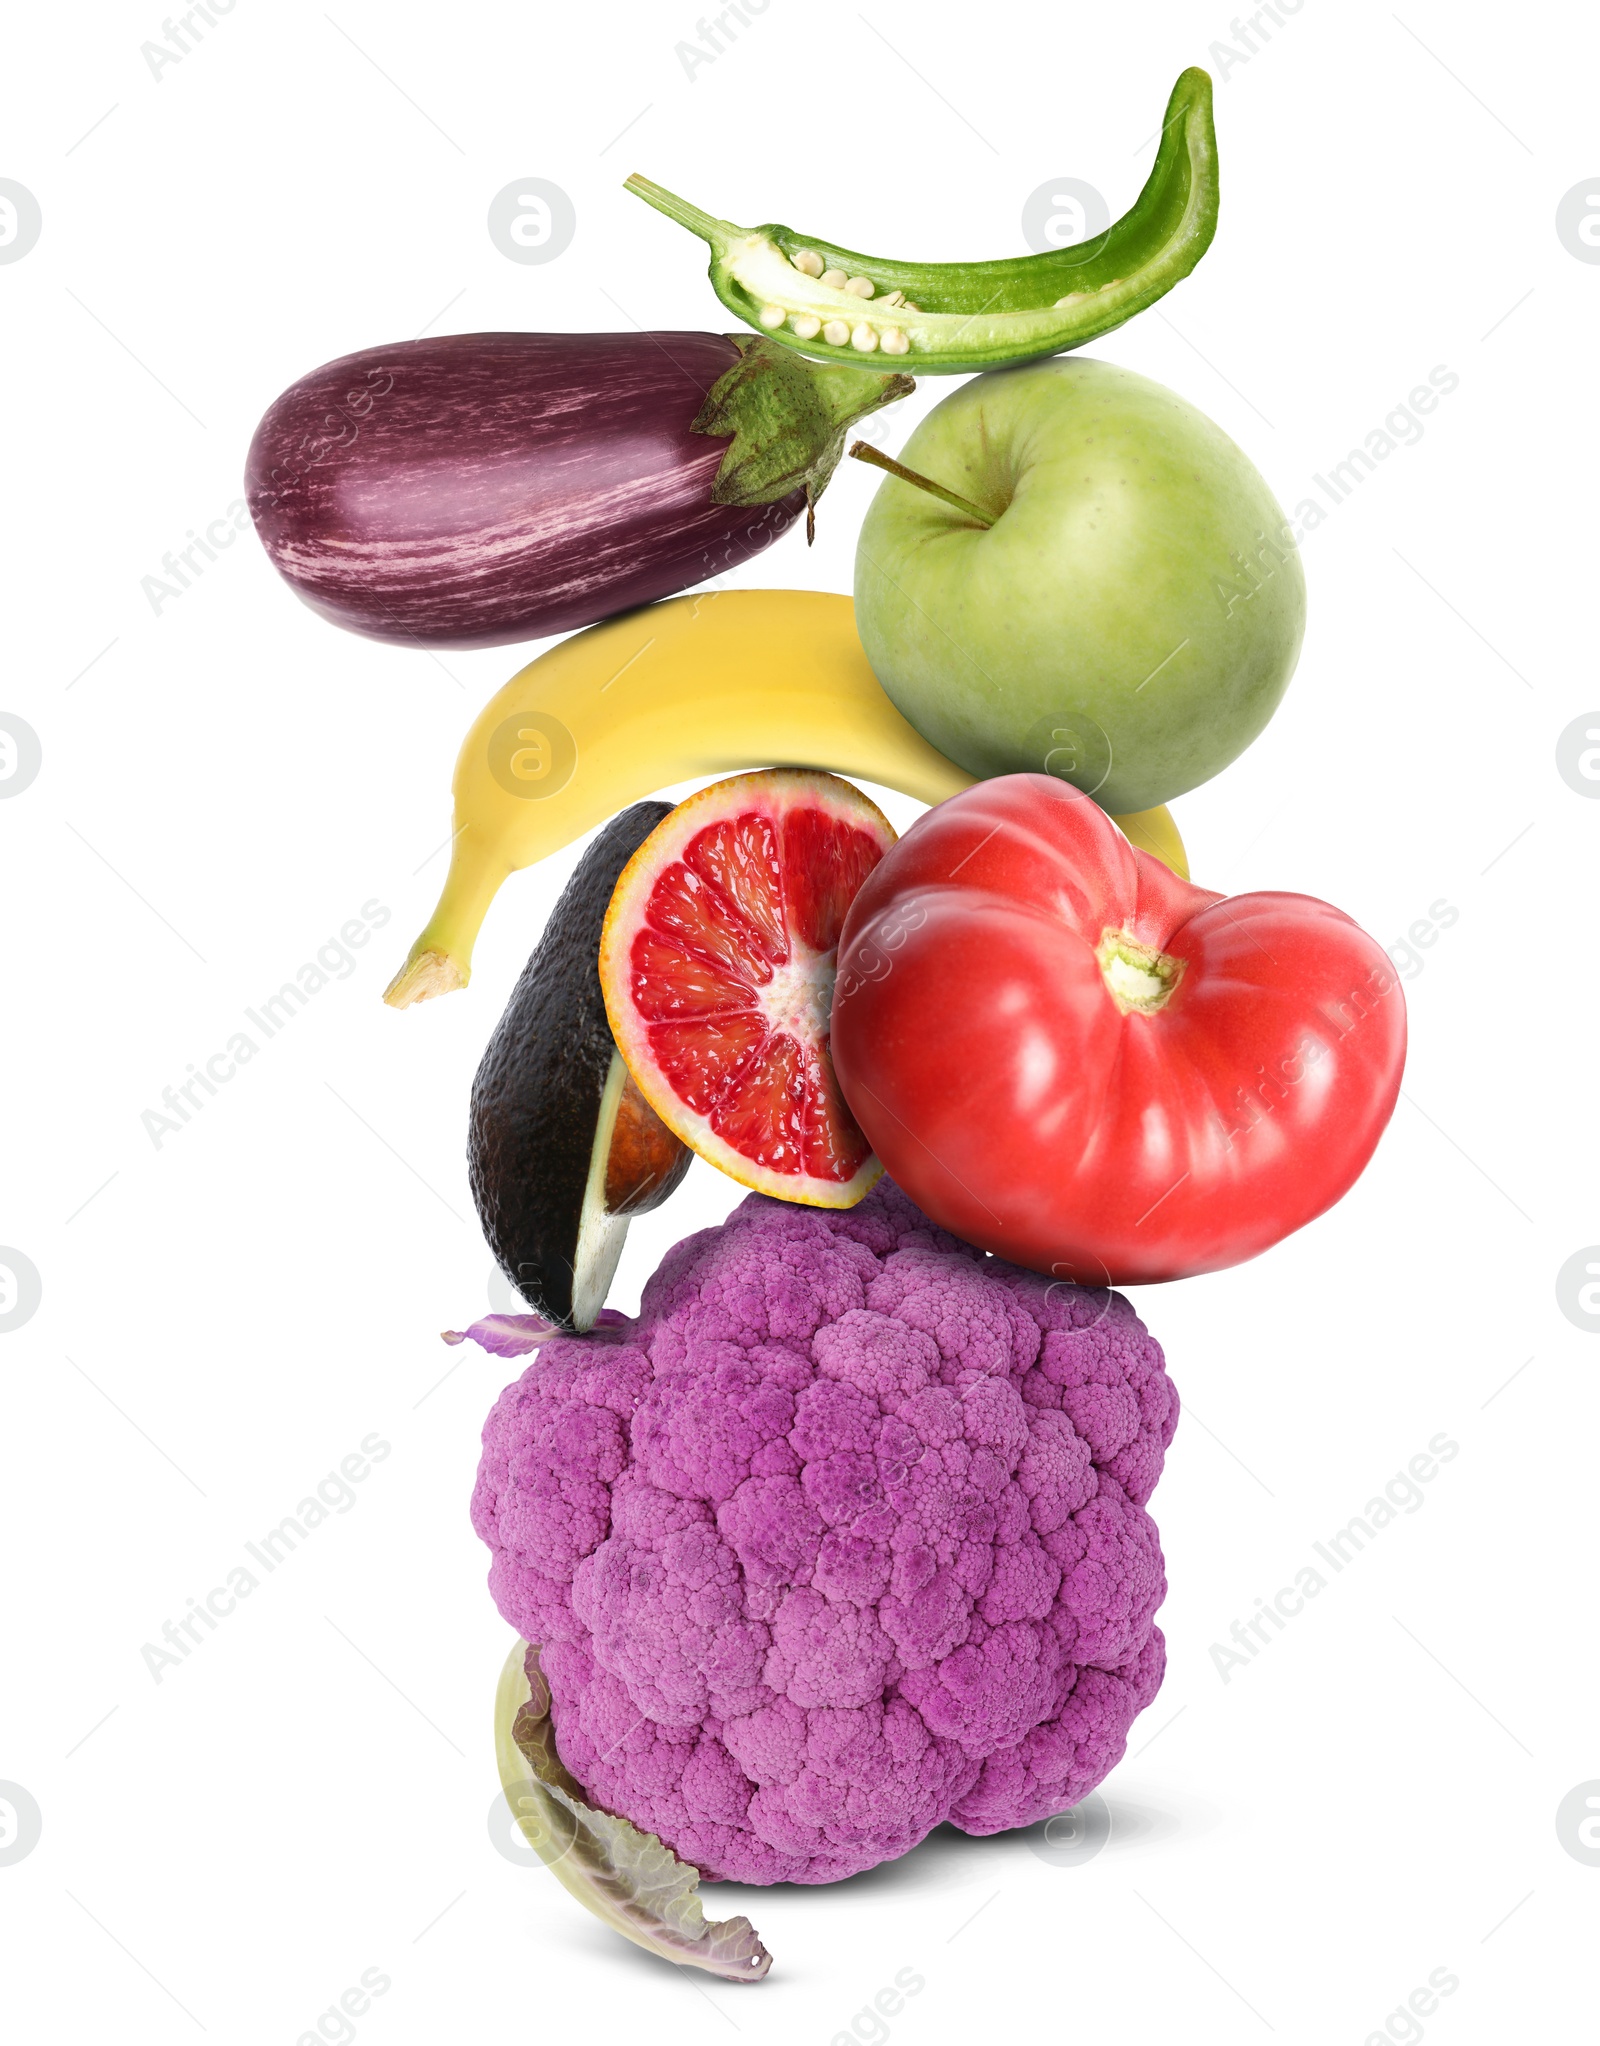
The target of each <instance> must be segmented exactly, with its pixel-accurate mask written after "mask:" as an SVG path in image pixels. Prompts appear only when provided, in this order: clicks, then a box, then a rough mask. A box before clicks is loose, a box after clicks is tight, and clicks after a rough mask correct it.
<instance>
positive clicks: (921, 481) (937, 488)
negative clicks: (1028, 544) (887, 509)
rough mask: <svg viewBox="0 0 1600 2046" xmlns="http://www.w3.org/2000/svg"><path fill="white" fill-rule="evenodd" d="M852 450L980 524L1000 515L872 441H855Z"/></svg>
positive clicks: (873, 464)
mask: <svg viewBox="0 0 1600 2046" xmlns="http://www.w3.org/2000/svg"><path fill="white" fill-rule="evenodd" d="M850 452H851V454H852V455H853V456H854V457H855V459H856V460H857V461H858V462H870V463H871V464H872V466H873V468H874V469H887V470H888V472H889V474H890V475H891V476H898V477H899V479H900V481H901V482H902V483H914V484H915V485H916V486H917V488H918V489H919V490H926V491H927V492H928V494H929V495H930V496H931V497H942V498H943V499H944V501H945V503H946V504H951V505H954V506H955V508H956V510H957V511H959V512H965V513H966V515H967V517H968V518H969V519H976V520H977V522H978V524H979V525H980V526H992V525H993V524H994V522H995V520H996V519H997V518H998V517H999V513H998V512H986V511H985V510H984V509H983V507H982V506H981V505H977V504H974V503H973V502H972V500H971V499H970V498H967V497H958V496H957V495H956V493H955V492H954V491H953V490H946V489H945V487H944V485H943V484H942V483H935V482H934V480H933V478H932V477H931V476H922V475H919V474H918V473H917V471H916V470H915V469H908V468H907V467H906V465H905V463H904V462H897V461H896V460H895V459H894V457H893V455H885V454H880V453H879V451H878V449H876V448H875V447H874V446H873V445H872V443H871V442H870V441H864V440H858V441H855V442H853V443H852V445H851V448H850Z"/></svg>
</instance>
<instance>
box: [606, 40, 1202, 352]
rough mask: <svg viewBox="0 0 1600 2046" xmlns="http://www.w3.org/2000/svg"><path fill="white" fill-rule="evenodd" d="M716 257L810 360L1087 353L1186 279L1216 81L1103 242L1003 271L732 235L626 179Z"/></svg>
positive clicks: (795, 238)
mask: <svg viewBox="0 0 1600 2046" xmlns="http://www.w3.org/2000/svg"><path fill="white" fill-rule="evenodd" d="M627 187H628V190H629V191H630V192H634V193H637V195H638V196H639V197H640V198H641V199H645V200H648V201H649V203H650V204H651V205H652V206H654V207H656V208H657V210H658V211H660V212H662V213H665V214H666V215H667V216H668V218H669V219H672V220H676V221H677V222H678V223H679V225H680V226H682V227H686V228H688V229H689V230H690V232H691V233H692V234H697V235H699V236H700V237H701V239H702V240H703V241H706V242H708V243H709V244H710V246H711V283H712V286H713V288H714V289H715V291H716V294H717V296H718V298H720V299H721V300H722V303H723V304H724V305H725V306H726V307H727V308H728V310H729V311H730V312H732V313H736V314H737V315H738V316H739V318H740V319H741V320H745V321H747V322H748V323H749V325H751V326H752V327H759V328H762V329H763V330H764V331H766V332H767V333H770V334H771V336H772V338H773V339H774V340H775V341H782V342H784V343H785V344H787V346H789V347H790V348H793V349H796V350H798V351H799V353H800V354H802V355H808V356H812V357H815V358H816V359H817V360H819V361H824V362H857V363H859V361H860V359H861V357H862V356H863V355H871V354H873V353H875V352H877V351H878V350H880V349H881V350H882V352H883V353H884V354H885V355H888V356H890V357H893V358H896V359H904V360H905V366H906V368H907V369H909V370H915V371H917V372H918V373H919V374H920V373H923V372H931V373H933V374H935V375H938V374H942V373H951V374H954V373H957V372H965V371H967V370H976V369H996V368H999V367H1000V366H1001V365H1002V364H1004V363H1008V362H1024V361H1026V360H1027V359H1028V358H1029V357H1030V356H1035V355H1055V354H1057V353H1059V351H1060V350H1062V349H1064V348H1077V347H1080V346H1081V345H1082V344H1083V343H1084V342H1085V341H1092V340H1094V339H1095V338H1096V337H1097V336H1098V335H1101V334H1107V333H1109V332H1110V331H1111V329H1112V328H1113V327H1120V326H1121V325H1122V323H1123V321H1124V320H1128V319H1131V318H1132V317H1133V315H1134V314H1135V313H1138V312H1142V311H1143V310H1144V308H1145V307H1146V306H1148V305H1154V303H1155V302H1156V300H1157V299H1158V298H1160V297H1162V296H1163V295H1164V294H1165V293H1166V292H1168V291H1170V290H1171V289H1172V287H1173V285H1174V284H1176V283H1177V282H1178V280H1179V278H1180V277H1187V276H1188V274H1189V272H1190V271H1191V270H1192V269H1193V268H1194V266H1195V264H1196V263H1198V262H1199V260H1200V258H1201V257H1202V256H1203V255H1204V254H1205V252H1206V250H1207V249H1208V248H1209V247H1210V245H1211V237H1212V235H1213V234H1214V233H1215V232H1216V226H1217V138H1216V131H1215V130H1214V128H1213V127H1212V124H1211V80H1210V78H1209V77H1208V75H1207V74H1206V73H1205V72H1204V71H1198V70H1189V71H1185V72H1184V73H1183V75H1182V77H1181V78H1179V80H1178V82H1177V84H1176V85H1175V86H1174V87H1173V88H1172V97H1171V99H1170V100H1168V102H1167V112H1166V118H1165V120H1164V121H1163V123H1162V127H1161V146H1160V148H1159V149H1158V150H1157V152H1156V160H1155V165H1154V168H1153V169H1152V170H1151V172H1150V175H1149V177H1148V178H1147V179H1146V180H1145V185H1144V190H1143V191H1142V192H1141V193H1140V194H1139V196H1138V198H1137V199H1136V200H1135V201H1134V203H1133V205H1132V206H1131V207H1130V208H1129V210H1128V211H1127V212H1126V213H1125V214H1123V216H1122V218H1121V219H1120V220H1118V221H1116V222H1114V223H1113V224H1112V226H1110V227H1108V228H1107V229H1106V231H1105V233H1104V234H1099V235H1095V236H1094V237H1093V238H1092V239H1090V240H1089V241H1085V242H1075V243H1073V244H1072V245H1071V246H1070V247H1068V248H1064V249H1047V250H1046V251H1045V252H1044V253H1043V254H1041V255H1036V256H1010V257H1007V258H1004V259H1003V260H1001V261H1000V262H995V263H896V262H890V261H887V260H883V259H880V258H879V257H876V256H862V255H858V254H856V252H855V251H854V250H852V249H841V248H839V247H838V246H837V245H836V244H834V243H832V242H825V241H818V240H817V239H816V238H815V237H812V236H807V235H803V234H796V233H795V231H794V229H793V228H790V227H780V226H777V225H768V226H766V227H756V228H747V227H735V226H734V224H733V223H732V221H728V220H717V219H714V218H713V217H712V216H711V215H710V214H709V213H702V212H701V211H700V209H699V208H698V207H697V206H691V205H689V204H688V203H687V201H685V200H683V199H679V198H678V197H677V196H676V195H675V194H673V193H671V192H668V191H665V190H663V188H662V187H661V186H660V185H653V184H651V182H650V181H649V179H648V178H641V177H637V176H635V177H631V178H629V179H628V180H627Z"/></svg>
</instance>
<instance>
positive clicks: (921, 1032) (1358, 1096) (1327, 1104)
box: [832, 774, 1406, 1285]
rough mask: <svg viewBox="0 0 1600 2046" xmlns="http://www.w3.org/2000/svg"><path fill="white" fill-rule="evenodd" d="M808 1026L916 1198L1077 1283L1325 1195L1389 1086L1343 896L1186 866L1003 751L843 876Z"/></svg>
mask: <svg viewBox="0 0 1600 2046" xmlns="http://www.w3.org/2000/svg"><path fill="white" fill-rule="evenodd" d="M832 1042H833V1061H834V1066H835V1068H836V1070H837V1072H838V1076H839V1081H840V1084H841V1085H842V1087H843V1089H844V1093H845V1098H846V1100H847V1101H848V1102H849V1104H850V1107H851V1110H852V1111H853V1113H854V1114H855V1117H856V1120H857V1121H858V1122H859V1123H860V1125H861V1127H862V1129H863V1130H864V1131H865V1132H866V1135H867V1137H868V1139H869V1140H870V1142H871V1144H872V1147H873V1149H874V1150H875V1151H876V1152H877V1154H878V1156H879V1157H880V1158H881V1159H882V1160H883V1163H884V1165H885V1167H886V1168H887V1170H888V1172H889V1174H890V1176H891V1177H892V1178H893V1179H895V1180H896V1181H897V1182H898V1183H899V1185H901V1186H902V1187H903V1188H904V1189H905V1191H906V1192H907V1193H908V1194H909V1195H910V1196H911V1198H912V1199H913V1200H914V1201H916V1202H917V1204H918V1205H919V1206H920V1207H921V1208H922V1209H923V1210H924V1211H925V1213H927V1214H928V1215H930V1216H931V1217H932V1218H933V1220H934V1221H936V1222H938V1223H940V1224H942V1225H943V1226H944V1227H945V1228H946V1229H949V1230H951V1231H953V1232H954V1234H956V1235H957V1236H963V1237H965V1238H966V1240H967V1241H968V1242H969V1243H974V1244H977V1245H979V1246H980V1247H981V1248H982V1249H984V1250H992V1251H994V1252H996V1253H997V1254H998V1255H999V1256H1001V1257H1004V1258H1009V1259H1010V1260H1011V1261H1012V1262H1013V1263H1016V1264H1020V1265H1027V1266H1030V1267H1031V1268H1032V1269H1033V1270H1035V1271H1039V1272H1047V1273H1053V1274H1054V1275H1055V1276H1056V1277H1058V1278H1063V1279H1071V1280H1076V1281H1077V1282H1079V1283H1080V1284H1084V1285H1097V1284H1099V1285H1103V1284H1124V1283H1139V1282H1141V1281H1148V1280H1153V1279H1177V1278H1182V1277H1184V1276H1185V1275H1186V1274H1188V1273H1191V1272H1208V1271H1218V1270H1220V1269H1222V1268H1223V1267H1224V1266H1226V1265H1233V1264H1238V1263H1239V1262H1240V1261H1241V1260H1242V1259H1244V1258H1248V1257H1254V1256H1256V1255H1257V1253H1258V1252H1260V1251H1263V1250H1266V1249H1267V1248H1268V1246H1269V1245H1271V1244H1274V1243H1276V1242H1278V1241H1279V1239H1280V1238H1281V1237H1284V1236H1287V1235H1288V1234H1289V1232H1290V1231H1291V1230H1292V1229H1299V1228H1300V1227H1302V1225H1303V1224H1305V1223H1307V1222H1309V1221H1310V1220H1311V1219H1312V1218H1313V1216H1316V1215H1320V1214H1321V1213H1322V1212H1323V1210H1324V1209H1325V1208H1329V1207H1331V1206H1332V1205H1333V1203H1334V1202H1335V1201H1336V1200H1338V1199H1339V1197H1340V1195H1341V1194H1343V1193H1344V1192H1345V1191H1346V1190H1347V1189H1348V1188H1349V1187H1350V1185H1351V1184H1352V1183H1353V1182H1354V1180H1355V1179H1356V1177H1357V1176H1358V1174H1359V1173H1360V1172H1361V1170H1362V1168H1363V1166H1365V1164H1366V1162H1367V1160H1368V1159H1369V1158H1370V1157H1371V1156H1372V1153H1373V1149H1374V1147H1375V1146H1376V1144H1377V1141H1378V1138H1379V1137H1380V1135H1381V1134H1382V1132H1383V1129H1384V1125H1385V1124H1386V1123H1387V1122H1388V1120H1389V1117H1390V1115H1391V1113H1392V1112H1393V1109H1394V1104H1395V1099H1396V1096H1397V1095H1398V1093H1399V1091H1400V1074H1401V1069H1402V1067H1403V1066H1404V1063H1405V1045H1406V1017H1405V1001H1404V997H1403V996H1402V994H1401V992H1400V985H1399V981H1398V979H1397V977H1396V975H1395V973H1394V970H1393V968H1392V967H1391V965H1390V963H1389V960H1388V958H1387V957H1386V955H1385V954H1384V952H1383V950H1382V948H1381V947H1380V946H1379V945H1377V944H1376V943H1375V942H1374V940H1373V939H1371V938H1369V937H1368V936H1367V934H1366V933H1365V932H1364V931H1363V930H1362V929H1361V928H1360V927H1359V925H1357V924H1355V923H1353V922H1352V921H1351V920H1350V918H1349V917H1347V916H1345V915H1344V914H1343V912H1342V911H1340V910H1337V909H1333V908H1330V906H1329V905H1328V904H1327V903H1325V902H1318V901H1317V900H1316V899H1315V898H1314V897H1312V896H1309V895H1236V896H1233V897H1231V898H1230V897H1226V896H1221V895H1215V894H1213V893H1212V892H1211V891H1210V890H1209V889H1205V888H1195V887H1192V886H1191V885H1190V884H1189V883H1188V882H1187V881H1180V880H1179V879H1178V877H1177V875H1176V874H1174V873H1172V872H1171V870H1170V869H1169V868H1167V867H1164V866H1163V865H1162V864H1161V862H1160V861H1159V860H1155V859H1152V858H1151V857H1150V856H1149V855H1148V854H1147V853H1141V852H1135V851H1134V849H1133V847H1132V846H1131V845H1129V843H1128V841H1127V840H1126V839H1125V838H1124V837H1123V836H1122V834H1121V832H1120V831H1118V830H1117V828H1116V826H1115V825H1114V824H1113V823H1112V822H1111V820H1110V818H1109V817H1107V816H1106V815H1105V813H1104V812H1103V811H1102V810H1100V809H1099V808H1098V807H1097V806H1096V805H1095V804H1094V803H1093V802H1091V801H1090V800H1089V799H1088V798H1087V797H1086V796H1082V795H1080V794H1079V793H1078V791H1077V790H1076V789H1074V788H1072V787H1070V786H1069V785H1068V784H1066V783H1065V782H1060V781H1056V780H1054V779H1053V778H1052V777H1050V776H1048V775H1039V774H1013V775H1006V776H1003V777H1002V778H1000V779H998V780H994V781H985V782H979V783H978V784H977V785H976V787H974V788H970V789H967V790H964V791H963V792H962V794H960V795H958V796H953V797H951V799H950V800H949V801H948V802H946V803H942V804H940V806H939V807H938V808H937V809H936V810H932V811H930V812H929V813H928V815H927V816H926V817H924V818H922V819H921V820H920V821H919V822H918V823H917V824H915V825H914V826H913V827H912V829H911V830H910V831H909V832H908V833H907V834H906V836H905V837H904V838H903V839H901V841H900V843H899V844H898V845H896V846H894V847H892V848H891V850H890V851H889V853H888V854H887V856H886V857H885V858H884V859H883V861H882V862H881V863H880V864H879V866H878V867H877V868H876V869H875V870H874V872H873V873H872V874H871V875H870V876H869V877H868V879H867V881H866V884H865V885H864V886H863V888H862V890H861V892H860V894H859V895H857V897H856V899H855V902H854V904H853V905H852V907H851V910H850V914H849V917H848V919H847V921H846V923H845V927H844V933H843V936H842V938H841V941H840V946H839V977H838V983H837V985H836V987H835V990H834V1002H833V1021H832Z"/></svg>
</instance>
